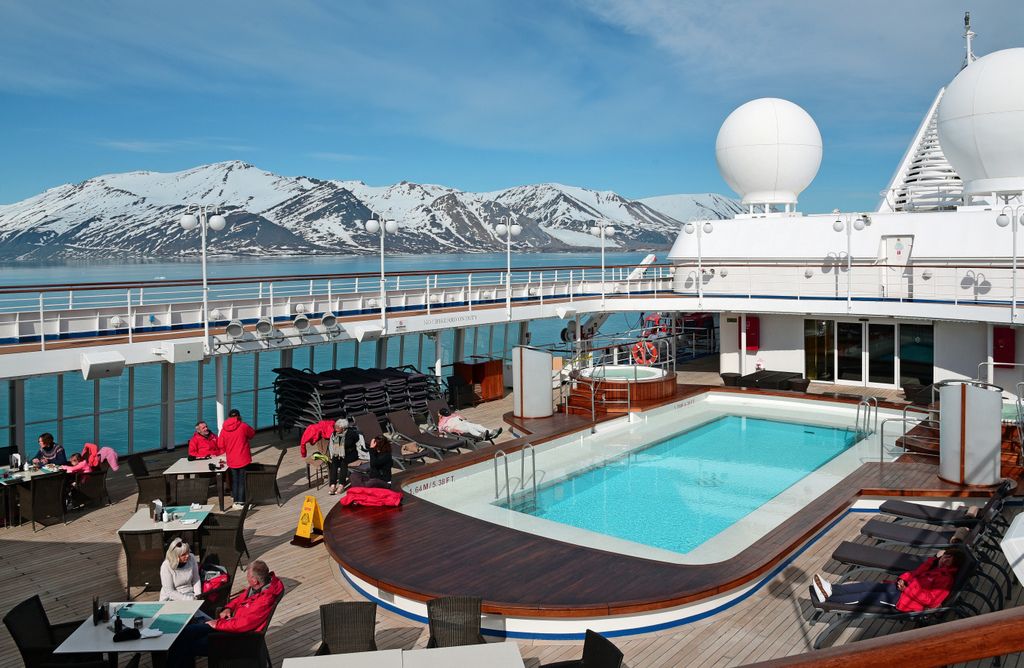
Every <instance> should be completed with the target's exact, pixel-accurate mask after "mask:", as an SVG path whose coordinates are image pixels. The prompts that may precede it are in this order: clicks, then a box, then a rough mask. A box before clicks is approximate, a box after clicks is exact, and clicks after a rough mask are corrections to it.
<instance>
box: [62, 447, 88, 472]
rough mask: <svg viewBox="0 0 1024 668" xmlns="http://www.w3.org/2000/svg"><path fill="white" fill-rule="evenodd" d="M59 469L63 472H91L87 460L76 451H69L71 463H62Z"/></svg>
mask: <svg viewBox="0 0 1024 668" xmlns="http://www.w3.org/2000/svg"><path fill="white" fill-rule="evenodd" d="M61 469H63V470H64V472H65V473H92V467H91V466H89V461H88V460H87V459H86V458H85V457H83V456H82V455H81V454H79V453H77V452H73V453H71V463H70V464H63V465H62V466H61Z"/></svg>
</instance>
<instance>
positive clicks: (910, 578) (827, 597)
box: [811, 548, 965, 612]
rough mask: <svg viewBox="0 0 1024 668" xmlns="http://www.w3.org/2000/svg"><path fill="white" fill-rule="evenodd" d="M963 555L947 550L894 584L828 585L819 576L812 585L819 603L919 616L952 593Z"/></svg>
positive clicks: (940, 603) (954, 550) (939, 603)
mask: <svg viewBox="0 0 1024 668" xmlns="http://www.w3.org/2000/svg"><path fill="white" fill-rule="evenodd" d="M964 559H965V555H964V552H963V551H962V550H960V549H957V548H950V549H948V550H946V551H944V552H942V553H941V556H936V557H929V558H928V559H927V560H925V562H924V563H923V564H921V565H920V566H918V567H917V568H915V569H914V570H912V571H909V572H907V573H904V574H903V575H901V576H900V577H899V579H898V580H896V581H895V582H892V581H887V582H846V583H843V584H831V583H830V582H829V581H828V580H826V579H825V578H824V577H823V576H822V575H821V574H820V573H818V574H815V576H814V578H813V583H812V587H811V588H812V589H813V590H814V596H815V597H816V598H817V599H818V601H819V602H820V603H826V602H827V603H839V604H846V605H863V606H872V605H882V606H892V607H894V608H895V609H896V610H899V611H900V612H919V611H921V610H930V609H931V608H937V607H939V606H940V605H942V602H943V601H945V600H946V597H947V596H949V592H950V591H951V590H952V589H953V582H954V581H955V580H956V573H957V571H958V570H959V569H960V568H961V567H962V566H963V564H964Z"/></svg>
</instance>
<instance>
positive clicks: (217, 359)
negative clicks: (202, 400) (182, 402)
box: [213, 355, 228, 434]
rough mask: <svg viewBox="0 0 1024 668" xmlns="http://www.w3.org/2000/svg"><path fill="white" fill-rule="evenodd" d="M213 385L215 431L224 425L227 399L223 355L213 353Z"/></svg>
mask: <svg viewBox="0 0 1024 668" xmlns="http://www.w3.org/2000/svg"><path fill="white" fill-rule="evenodd" d="M213 385H214V398H215V400H216V402H217V433H218V434H219V433H220V428H221V427H222V426H223V425H224V418H225V417H227V412H228V410H227V406H226V404H227V401H226V400H225V397H224V356H223V355H215V356H214V358H213Z"/></svg>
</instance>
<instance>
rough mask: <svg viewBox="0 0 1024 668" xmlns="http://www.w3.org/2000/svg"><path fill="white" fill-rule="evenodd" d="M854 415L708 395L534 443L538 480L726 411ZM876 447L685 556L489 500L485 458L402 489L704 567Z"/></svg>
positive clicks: (814, 419) (515, 523) (526, 469)
mask: <svg viewBox="0 0 1024 668" xmlns="http://www.w3.org/2000/svg"><path fill="white" fill-rule="evenodd" d="M856 414H857V407H856V406H855V405H850V404H840V403H833V402H823V401H816V400H807V399H799V398H789V397H772V396H757V395H743V394H733V393H716V392H709V393H705V394H702V395H700V396H698V397H694V398H690V399H685V400H681V401H678V402H675V403H672V404H669V405H666V406H662V407H659V408H657V409H654V410H651V411H646V412H643V413H635V414H632V415H630V416H626V417H622V418H620V419H617V420H612V421H609V422H605V423H601V424H598V425H597V426H596V428H595V432H594V433H593V434H591V433H590V432H589V430H585V431H583V432H581V433H577V434H573V435H570V436H566V437H562V438H559V439H556V440H554V441H550V442H548V443H544V444H542V445H539V446H537V447H536V448H534V452H535V456H536V468H537V482H538V484H543V483H544V482H545V481H546V480H556V479H559V478H564V477H567V476H569V475H571V474H573V473H575V472H577V471H579V470H581V469H585V468H588V467H591V466H594V465H597V464H600V463H601V462H603V461H606V460H608V459H611V458H614V457H621V456H623V455H626V454H628V453H630V452H633V451H635V450H638V449H641V448H643V447H646V446H647V445H648V444H651V443H655V442H657V441H660V440H663V439H665V438H668V437H670V436H673V435H674V434H677V433H679V432H681V431H685V430H688V429H692V428H693V427H696V426H698V425H700V424H703V423H705V422H708V421H710V420H713V419H717V418H718V417H722V416H724V415H744V416H748V417H755V418H766V419H772V420H784V421H790V422H799V423H803V424H811V425H818V426H823V427H838V428H846V429H853V428H854V426H855V425H854V423H855V420H856ZM886 417H900V413H899V412H898V411H887V410H880V411H879V421H881V420H883V419H885V418H886ZM898 431H899V430H898V429H893V430H892V431H891V432H888V433H887V435H888V436H890V437H893V438H894V437H895V436H897V435H898V434H897V432H898ZM887 440H888V439H887ZM879 448H880V446H879V435H878V434H873V435H871V436H868V437H866V438H864V439H862V440H860V441H858V442H857V443H856V444H854V445H853V446H851V447H850V448H848V449H847V450H845V451H844V452H842V453H840V454H839V455H838V456H836V457H834V458H833V459H831V460H829V461H828V462H826V463H825V464H823V465H822V466H821V467H819V468H818V469H817V470H815V471H812V472H811V473H809V474H808V475H807V476H805V477H804V478H802V479H800V480H799V481H797V482H796V483H795V484H793V485H791V486H790V487H789V488H787V489H786V490H784V491H783V492H781V493H780V494H778V495H777V496H775V497H774V498H773V499H771V500H769V501H768V502H766V503H765V504H763V505H762V506H761V507H760V508H758V509H757V510H755V511H753V512H752V513H750V514H748V515H746V516H745V517H743V518H741V519H739V520H738V521H736V522H735V523H733V524H732V525H731V526H730V527H728V528H726V529H725V530H723V531H722V532H720V533H718V534H717V535H715V536H713V537H711V538H710V539H708V540H707V541H705V542H704V543H703V544H701V545H700V546H698V547H696V548H695V549H693V550H691V551H690V552H687V553H679V552H673V551H671V550H666V549H662V548H658V547H653V546H649V545H644V544H642V543H636V542H633V541H629V540H624V539H621V538H616V537H614V536H608V535H605V534H601V533H597V532H593V531H589V530H586V529H581V528H578V527H573V526H569V525H566V524H561V523H558V522H553V521H550V520H546V519H543V518H539V517H533V516H531V515H526V514H524V513H519V512H515V511H510V510H507V509H505V508H502V507H500V506H498V505H494V503H493V501H494V498H495V465H494V463H493V461H491V460H488V461H485V462H480V463H477V464H474V465H471V466H468V467H464V468H462V469H457V470H455V471H450V472H447V473H444V474H441V475H438V476H433V477H431V478H426V479H423V480H417V481H415V482H412V483H409V484H408V485H406V486H405V490H406V491H407V492H410V493H412V494H415V495H417V496H420V497H421V498H423V499H425V500H427V501H430V502H432V503H436V504H438V505H441V506H444V507H446V508H449V509H451V510H454V511H456V512H460V513H463V514H465V515H469V516H471V517H476V518H479V519H483V520H486V521H488V522H492V523H494V524H498V525H500V526H506V527H509V528H512V529H517V530H520V531H526V532H528V533H533V534H536V535H539V536H543V537H546V538H551V539H554V540H560V541H563V542H567V543H572V544H575V545H582V546H586V547H592V548H595V549H599V550H605V551H608V552H615V553H619V554H627V555H631V556H636V557H641V558H646V559H653V560H656V561H663V562H667V563H676V564H708V563H715V562H719V561H724V560H727V559H730V558H732V557H735V556H736V555H737V554H739V553H740V552H742V551H743V550H744V549H746V548H747V547H749V546H750V545H752V544H754V543H755V542H756V541H757V540H759V539H760V538H762V537H763V536H765V535H767V534H768V533H769V532H770V531H771V530H772V529H774V528H776V527H778V526H779V525H780V524H782V523H783V522H784V521H785V520H787V519H789V518H790V517H791V516H792V515H794V514H795V513H796V512H798V511H799V510H801V509H802V508H804V507H805V506H806V505H807V504H808V503H810V502H811V501H813V500H814V499H815V498H817V497H819V496H820V495H821V494H823V493H824V492H826V491H827V490H828V489H830V488H831V487H832V486H834V485H835V484H837V483H838V482H839V481H841V480H842V479H843V478H845V477H847V476H848V475H850V474H851V473H852V472H853V471H855V470H856V469H857V468H858V467H859V466H860V465H861V464H864V463H866V462H877V461H878V459H879V456H880V452H879ZM526 452H528V451H524V453H526ZM507 463H508V469H509V479H510V483H511V487H512V489H513V490H518V488H519V481H520V479H521V477H525V479H526V480H527V487H530V486H531V484H530V481H531V479H532V475H531V470H532V466H531V464H532V462H531V456H530V455H529V454H520V453H513V454H512V455H511V456H510V457H509V458H508V460H507ZM504 481H505V474H504V462H503V463H501V464H499V466H498V487H499V489H500V490H501V495H502V496H504V484H505V482H504ZM711 482H712V483H713V482H714V481H711Z"/></svg>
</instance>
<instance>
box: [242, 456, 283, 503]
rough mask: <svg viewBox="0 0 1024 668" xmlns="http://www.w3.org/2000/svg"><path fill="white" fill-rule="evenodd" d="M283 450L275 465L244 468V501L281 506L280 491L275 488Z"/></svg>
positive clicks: (252, 465) (253, 465)
mask: <svg viewBox="0 0 1024 668" xmlns="http://www.w3.org/2000/svg"><path fill="white" fill-rule="evenodd" d="M284 453H285V449H284V448H281V452H280V453H279V454H278V457H277V463H276V464H272V465H271V464H249V466H247V467H246V468H245V500H246V501H247V502H252V503H258V502H260V501H267V500H270V501H274V500H276V501H277V505H278V506H280V505H281V490H280V488H278V486H277V472H278V470H279V469H280V468H281V461H282V460H284Z"/></svg>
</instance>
